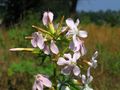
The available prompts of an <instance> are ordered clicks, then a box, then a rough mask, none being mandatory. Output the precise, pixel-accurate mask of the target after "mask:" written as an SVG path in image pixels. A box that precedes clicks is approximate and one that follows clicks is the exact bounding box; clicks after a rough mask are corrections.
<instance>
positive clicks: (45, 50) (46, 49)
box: [43, 45, 50, 55]
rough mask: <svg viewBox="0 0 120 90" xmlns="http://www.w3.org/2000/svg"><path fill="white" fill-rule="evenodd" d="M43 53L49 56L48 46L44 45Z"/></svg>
mask: <svg viewBox="0 0 120 90" xmlns="http://www.w3.org/2000/svg"><path fill="white" fill-rule="evenodd" d="M43 51H44V53H45V54H47V55H49V54H50V49H49V46H48V45H45V47H44V49H43Z"/></svg>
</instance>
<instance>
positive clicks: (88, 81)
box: [87, 76, 93, 84]
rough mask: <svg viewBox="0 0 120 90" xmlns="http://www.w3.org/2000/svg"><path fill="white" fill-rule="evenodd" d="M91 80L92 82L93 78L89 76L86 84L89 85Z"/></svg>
mask: <svg viewBox="0 0 120 90" xmlns="http://www.w3.org/2000/svg"><path fill="white" fill-rule="evenodd" d="M92 80H93V77H92V76H89V77H88V79H87V83H88V84H89V83H90V82H91V81H92Z"/></svg>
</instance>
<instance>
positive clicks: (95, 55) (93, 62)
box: [88, 51, 98, 68]
mask: <svg viewBox="0 0 120 90" xmlns="http://www.w3.org/2000/svg"><path fill="white" fill-rule="evenodd" d="M97 56H98V51H96V52H95V53H94V55H93V56H92V58H91V60H90V62H88V64H89V65H90V67H93V68H96V67H97V60H96V58H97Z"/></svg>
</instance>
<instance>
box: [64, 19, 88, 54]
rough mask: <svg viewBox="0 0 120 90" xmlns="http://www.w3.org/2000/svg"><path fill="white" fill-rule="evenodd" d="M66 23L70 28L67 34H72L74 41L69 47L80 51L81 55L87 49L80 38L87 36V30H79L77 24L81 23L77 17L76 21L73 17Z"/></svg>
mask: <svg viewBox="0 0 120 90" xmlns="http://www.w3.org/2000/svg"><path fill="white" fill-rule="evenodd" d="M66 24H67V25H68V27H69V28H70V29H69V30H68V32H67V34H66V35H67V36H71V35H72V42H71V43H70V46H69V48H70V49H72V50H73V51H74V52H77V51H80V52H81V55H84V54H85V53H86V49H85V47H84V42H83V41H82V40H80V38H86V37H87V32H86V31H83V30H78V28H77V26H78V25H79V19H77V21H76V23H74V21H73V20H72V19H71V18H68V19H67V20H66Z"/></svg>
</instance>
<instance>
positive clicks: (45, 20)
mask: <svg viewBox="0 0 120 90" xmlns="http://www.w3.org/2000/svg"><path fill="white" fill-rule="evenodd" d="M53 16H54V15H53V13H52V12H50V11H48V12H44V14H43V18H42V21H43V24H44V25H48V24H49V23H52V21H53Z"/></svg>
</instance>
